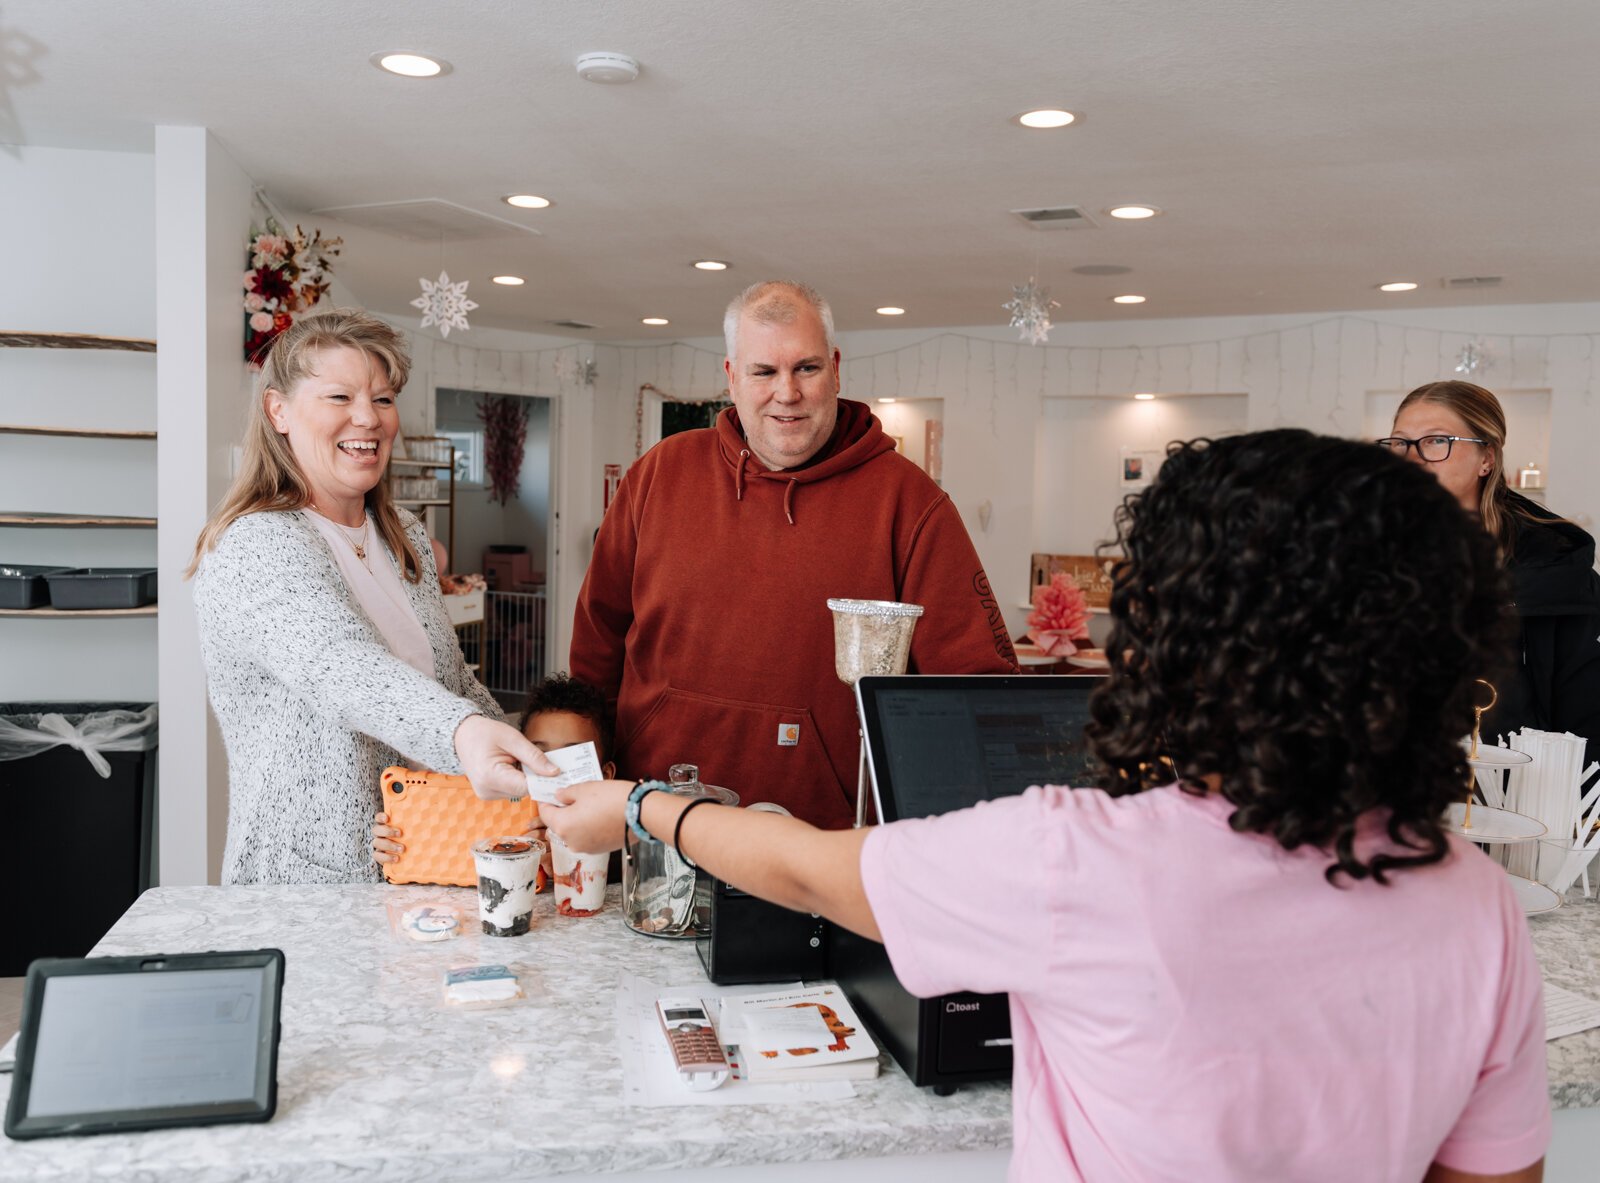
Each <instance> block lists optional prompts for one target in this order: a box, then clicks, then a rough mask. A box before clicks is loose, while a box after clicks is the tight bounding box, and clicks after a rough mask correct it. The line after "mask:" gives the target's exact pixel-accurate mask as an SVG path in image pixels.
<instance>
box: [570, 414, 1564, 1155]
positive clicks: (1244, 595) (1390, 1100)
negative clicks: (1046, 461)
mask: <svg viewBox="0 0 1600 1183" xmlns="http://www.w3.org/2000/svg"><path fill="white" fill-rule="evenodd" d="M1117 529H1118V542H1119V549H1120V552H1121V555H1122V558H1121V559H1120V560H1119V562H1118V563H1117V567H1116V570H1115V589H1114V591H1113V593H1112V602H1111V613H1112V620H1113V627H1112V634H1111V638H1110V641H1109V642H1108V644H1107V646H1106V650H1107V653H1108V655H1109V658H1110V662H1111V670H1110V674H1109V676H1108V678H1107V679H1106V682H1105V684H1104V685H1103V687H1102V688H1101V689H1100V690H1099V691H1098V692H1097V694H1096V696H1095V698H1094V701H1093V703H1092V708H1091V709H1092V713H1093V722H1092V723H1091V724H1090V726H1089V731H1088V734H1089V739H1090V742H1091V744H1092V745H1093V748H1094V750H1095V753H1096V755H1097V756H1098V757H1099V760H1100V762H1101V764H1102V765H1103V766H1104V769H1105V775H1104V779H1103V784H1102V785H1101V786H1100V787H1098V788H1078V789H1068V788H1063V787H1057V786H1046V787H1041V788H1033V789H1030V790H1029V791H1028V792H1027V793H1025V794H1023V795H1022V796H1020V797H1014V798H1009V799H1005V800H1000V801H992V802H988V803H985V804H982V805H979V806H977V807H976V808H974V809H969V810H962V811H959V812H956V813H951V814H947V815H945V816H943V817H938V818H929V819H923V820H916V821H906V822H899V823H895V824H893V825H887V826H882V827H878V828H875V829H872V830H853V831H844V832H826V831H821V830H816V829H814V828H812V827H810V826H808V825H806V824H805V823H803V822H801V821H798V820H795V819H792V818H783V817H773V816H767V815H753V814H746V813H742V812H740V811H738V810H732V809H723V808H713V807H709V806H706V807H697V808H695V810H694V813H693V816H682V817H681V821H682V823H683V824H682V825H681V826H680V825H679V822H680V815H682V813H683V810H684V803H683V799H682V798H676V797H674V796H672V795H671V794H667V793H659V792H651V791H649V790H648V788H643V789H641V790H635V788H634V786H633V785H631V784H630V783H628V782H619V781H608V782H605V783H604V784H601V785H591V786H579V787H578V788H577V789H576V790H572V791H568V792H567V794H566V796H567V797H568V798H569V799H570V800H571V801H572V802H573V803H572V805H571V806H570V807H568V808H566V809H562V810H548V811H546V815H545V816H546V818H547V821H548V824H549V826H550V828H551V829H552V830H554V831H555V832H557V833H558V834H561V835H562V836H563V838H565V839H566V840H567V841H568V842H569V843H571V844H572V845H575V846H578V847H580V848H582V849H586V850H601V849H605V848H606V846H607V845H608V844H609V845H610V846H617V845H620V843H621V841H622V832H623V831H622V825H623V822H622V818H623V814H624V805H625V803H626V802H627V801H628V799H629V797H630V796H631V797H632V799H633V801H634V803H635V804H634V807H633V810H634V813H635V821H636V824H638V825H639V826H641V827H642V828H644V829H645V830H647V831H648V832H650V833H652V834H654V835H656V836H657V837H660V838H662V839H664V840H672V839H673V838H674V836H676V838H677V840H678V841H679V842H681V844H682V849H683V851H684V853H686V854H687V855H688V857H690V858H692V859H693V860H695V861H696V862H698V863H699V864H701V865H703V866H705V867H706V868H707V869H708V870H709V871H711V872H712V873H713V874H715V875H717V876H718V877H720V878H722V879H725V880H727V881H728V882H730V883H732V884H734V885H736V886H738V887H741V888H744V889H746V890H748V891H751V892H753V893H755V894H757V895H760V896H764V897H766V898H768V899H772V900H775V901H777V902H778V903H781V904H784V905H786V906H789V907H793V908H797V909H802V910H806V911H812V912H820V913H822V914H824V915H826V916H828V917H830V918H831V919H833V920H835V921H836V922H838V923H840V924H843V925H845V926H847V927H849V928H851V929H853V930H854V931H856V932H859V933H862V934H864V935H866V936H869V937H872V938H875V939H880V940H882V941H883V942H884V943H885V944H886V946H887V947H888V951H889V955H890V958H891V960H892V962H893V964H894V968H895V972H896V974H897V975H898V976H899V978H900V980H901V982H902V983H903V984H904V985H905V986H906V987H907V988H908V989H909V990H911V991H912V992H914V993H917V994H920V995H924V996H928V995H936V994H944V993H949V992H953V991H956V990H975V991H980V992H1002V991H1003V992H1008V993H1009V994H1010V996H1011V1019H1012V1035H1013V1039H1014V1041H1015V1054H1016V1065H1015V1070H1014V1075H1013V1084H1014V1101H1013V1106H1014V1136H1013V1141H1014V1150H1013V1155H1012V1167H1011V1175H1012V1178H1013V1179H1017V1180H1051V1181H1055V1180H1085V1181H1088V1183H1104V1181H1110V1180H1119V1181H1120V1180H1180V1179H1181V1180H1186V1181H1188V1180H1272V1181H1274V1183H1276V1181H1286V1180H1293V1181H1295V1183H1317V1181H1321V1180H1328V1181H1333V1180H1339V1181H1341V1183H1343V1181H1347V1180H1362V1181H1363V1183H1365V1181H1367V1180H1407V1181H1411V1180H1421V1179H1424V1178H1426V1179H1427V1180H1429V1181H1430V1183H1446V1181H1457V1180H1470V1179H1489V1178H1494V1179H1504V1180H1510V1181H1532V1180H1537V1179H1538V1178H1540V1177H1541V1174H1542V1169H1543V1166H1542V1164H1543V1155H1544V1151H1545V1147H1546V1145H1547V1143H1548V1141H1549V1132H1550V1113H1549V1097H1548V1085H1547V1082H1546V1075H1545V1060H1544V1024H1543V1010H1542V1006H1541V1003H1540V985H1539V973H1538V968H1537V966H1536V964H1535V962H1534V959H1533V951H1532V947H1531V945H1530V942H1529V939H1528V934H1527V929H1526V926H1525V924H1524V921H1523V917H1522V914H1521V911H1520V909H1519V908H1518V907H1517V904H1516V902H1515V899H1514V898H1513V896H1512V893H1511V890H1510V885H1509V883H1508V882H1507V880H1506V877H1505V875H1504V873H1503V872H1502V871H1501V870H1500V869H1499V868H1498V867H1497V866H1496V865H1494V864H1493V863H1491V862H1490V861H1489V860H1488V859H1486V858H1484V857H1483V856H1482V855H1481V854H1479V853H1478V852H1477V851H1476V850H1475V849H1474V848H1473V847H1472V846H1471V845H1469V844H1467V843H1465V842H1460V841H1457V840H1455V839H1453V838H1451V837H1449V836H1448V835H1446V834H1445V833H1444V832H1443V830H1442V829H1441V826H1440V822H1439V818H1440V817H1441V815H1442V814H1443V813H1444V810H1445V807H1446V806H1447V804H1448V803H1449V802H1450V801H1452V800H1453V799H1455V798H1456V797H1458V796H1459V795H1460V794H1461V792H1462V787H1463V786H1464V785H1466V784H1467V783H1468V769H1467V766H1466V763H1465V760H1464V758H1463V757H1464V752H1463V750H1462V747H1461V744H1460V742H1459V741H1460V738H1461V736H1463V735H1464V734H1466V733H1467V731H1468V730H1469V728H1470V727H1471V721H1472V713H1471V707H1472V690H1473V682H1474V679H1476V678H1480V677H1490V678H1492V677H1494V676H1495V673H1496V671H1497V670H1498V669H1500V668H1501V667H1502V666H1503V665H1504V663H1505V661H1506V660H1507V657H1508V648H1509V640H1510V636H1511V629H1512V618H1511V617H1510V615H1509V614H1508V612H1507V605H1508V602H1509V598H1510V597H1509V595H1508V592H1507V588H1506V585H1505V582H1504V578H1503V576H1502V574H1501V572H1500V570H1499V565H1498V563H1497V562H1496V558H1495V554H1494V550H1493V546H1492V544H1491V543H1490V542H1489V540H1488V538H1487V536H1486V535H1485V534H1484V532H1483V531H1482V530H1481V529H1480V528H1478V527H1477V525H1476V524H1475V523H1474V522H1472V520H1471V519H1470V518H1469V517H1468V516H1467V515H1466V514H1465V513H1463V512H1462V510H1461V509H1460V508H1459V507H1458V506H1457V505H1456V504H1455V502H1454V501H1453V500H1452V499H1451V498H1450V496H1449V495H1448V494H1447V493H1445V492H1444V491H1443V490H1442V489H1441V488H1440V487H1439V486H1438V483H1437V482H1436V481H1434V480H1432V479H1431V478H1430V477H1429V475H1428V474H1427V473H1426V472H1423V471H1421V470H1419V469H1417V468H1416V467H1414V466H1410V465H1407V464H1405V463H1404V462H1402V461H1400V460H1398V459H1397V458H1395V457H1393V456H1390V455H1388V454H1386V453H1385V452H1383V451H1382V450H1381V449H1378V448H1375V447H1373V446H1371V445H1370V444H1357V443H1352V442H1350V441H1346V440H1338V439H1332V438H1328V437H1321V436H1316V435H1312V434H1311V433H1309V432H1304V431H1297V430H1281V431H1270V432H1259V433H1254V434H1250V435H1243V436H1235V437H1231V438H1227V439H1222V440H1216V441H1205V440H1201V441H1195V442H1193V443H1190V444H1184V445H1174V446H1173V447H1172V448H1171V449H1170V450H1169V454H1168V457H1167V460H1166V463H1165V465H1164V466H1163V467H1162V469H1161V471H1160V474H1159V476H1158V477H1157V479H1156V480H1155V482H1154V484H1153V485H1152V486H1151V487H1150V488H1149V489H1147V490H1145V491H1144V492H1142V493H1140V494H1138V495H1136V496H1134V497H1132V498H1130V499H1129V500H1128V501H1127V502H1126V503H1125V506H1124V508H1123V509H1121V510H1119V512H1118V521H1117ZM933 672H936V671H933ZM597 844H598V845H597Z"/></svg>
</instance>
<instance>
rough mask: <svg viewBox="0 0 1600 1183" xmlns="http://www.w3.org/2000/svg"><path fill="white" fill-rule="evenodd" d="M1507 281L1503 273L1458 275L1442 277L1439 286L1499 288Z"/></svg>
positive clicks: (1468, 288) (1452, 287)
mask: <svg viewBox="0 0 1600 1183" xmlns="http://www.w3.org/2000/svg"><path fill="white" fill-rule="evenodd" d="M1505 281H1506V277H1505V276H1503V275H1458V276H1456V277H1455V278H1454V279H1441V280H1440V281H1439V286H1441V287H1444V288H1449V289H1452V290H1457V291H1459V290H1471V289H1474V288H1497V287H1499V286H1500V285H1501V284H1502V283H1504V282H1505Z"/></svg>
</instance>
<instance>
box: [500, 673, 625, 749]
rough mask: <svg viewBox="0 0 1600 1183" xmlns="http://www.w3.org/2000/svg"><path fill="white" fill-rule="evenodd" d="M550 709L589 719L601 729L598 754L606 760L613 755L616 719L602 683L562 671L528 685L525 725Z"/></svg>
mask: <svg viewBox="0 0 1600 1183" xmlns="http://www.w3.org/2000/svg"><path fill="white" fill-rule="evenodd" d="M546 711H567V712H568V713H569V714H574V715H577V716H579V717H580V718H584V719H588V720H589V721H590V722H592V723H593V724H594V725H595V726H596V727H597V728H599V730H600V743H599V744H598V745H597V746H598V747H599V749H600V750H599V751H598V752H596V753H595V754H596V755H598V756H599V757H600V763H602V764H604V763H605V762H606V761H607V760H609V759H611V748H612V744H613V743H614V742H615V740H616V720H615V718H614V717H613V715H612V712H611V705H610V704H609V703H608V702H606V696H605V695H604V694H603V693H602V692H601V691H600V689H599V688H598V687H595V686H591V685H590V684H589V683H588V682H583V681H580V680H579V679H577V678H574V677H572V676H571V675H570V674H568V673H566V672H565V671H562V672H560V673H554V674H551V675H549V676H548V677H545V678H541V679H539V681H537V682H535V683H534V684H533V685H532V686H529V687H528V701H527V705H526V706H525V707H524V708H523V712H522V718H523V726H524V727H526V726H527V720H529V719H531V718H533V716H535V715H542V714H544V713H545V712H546Z"/></svg>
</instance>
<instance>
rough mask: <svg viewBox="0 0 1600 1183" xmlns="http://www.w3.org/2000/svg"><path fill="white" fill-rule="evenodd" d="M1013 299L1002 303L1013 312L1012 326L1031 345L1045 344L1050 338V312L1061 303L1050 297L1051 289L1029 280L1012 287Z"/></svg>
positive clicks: (1007, 309) (1008, 310) (1003, 306)
mask: <svg viewBox="0 0 1600 1183" xmlns="http://www.w3.org/2000/svg"><path fill="white" fill-rule="evenodd" d="M1011 291H1012V296H1011V299H1009V300H1007V301H1006V302H1005V303H1004V304H1002V305H1000V307H1001V308H1004V309H1005V310H1006V311H1007V312H1009V313H1011V327H1012V328H1014V329H1016V330H1017V331H1018V333H1019V334H1020V336H1021V339H1022V340H1024V341H1026V342H1027V343H1028V344H1029V345H1043V344H1044V343H1045V342H1046V341H1048V340H1049V339H1050V312H1051V310H1052V309H1055V308H1060V307H1061V305H1060V304H1059V303H1057V302H1056V301H1054V300H1052V299H1051V298H1050V289H1049V288H1042V287H1039V286H1037V285H1036V284H1035V283H1034V282H1033V279H1032V278H1031V277H1030V278H1029V280H1028V282H1027V283H1025V284H1020V285H1018V286H1016V287H1013V288H1012V289H1011Z"/></svg>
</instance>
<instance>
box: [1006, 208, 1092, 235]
mask: <svg viewBox="0 0 1600 1183" xmlns="http://www.w3.org/2000/svg"><path fill="white" fill-rule="evenodd" d="M1011 212H1012V213H1014V214H1016V215H1017V217H1019V218H1021V219H1022V220H1023V221H1024V222H1026V223H1028V225H1030V226H1032V227H1033V228H1034V229H1035V230H1082V229H1085V228H1088V227H1092V226H1094V219H1093V218H1091V217H1090V216H1089V215H1088V214H1086V213H1084V212H1083V210H1082V209H1081V208H1080V207H1078V206H1076V205H1057V206H1052V207H1051V208H1049V209H1014V210H1012V211H1011Z"/></svg>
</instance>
